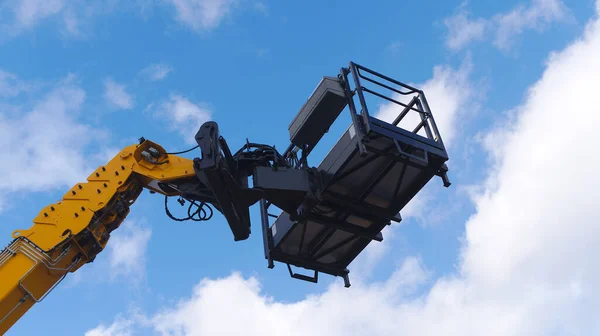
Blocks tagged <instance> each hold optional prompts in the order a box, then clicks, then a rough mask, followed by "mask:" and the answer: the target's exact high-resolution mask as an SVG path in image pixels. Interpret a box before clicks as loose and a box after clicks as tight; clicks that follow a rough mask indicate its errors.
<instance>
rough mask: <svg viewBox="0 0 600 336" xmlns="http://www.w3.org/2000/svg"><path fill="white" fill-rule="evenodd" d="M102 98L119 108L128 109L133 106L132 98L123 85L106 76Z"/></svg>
mask: <svg viewBox="0 0 600 336" xmlns="http://www.w3.org/2000/svg"><path fill="white" fill-rule="evenodd" d="M104 99H106V101H107V102H108V103H109V104H110V105H112V106H114V107H116V108H119V109H122V110H130V109H132V108H133V106H134V104H135V103H134V98H133V97H132V96H131V95H130V94H129V93H127V91H125V85H123V84H119V83H117V82H115V81H114V80H112V79H111V78H108V79H106V80H105V81H104Z"/></svg>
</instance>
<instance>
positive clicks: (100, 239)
mask: <svg viewBox="0 0 600 336" xmlns="http://www.w3.org/2000/svg"><path fill="white" fill-rule="evenodd" d="M195 178H196V176H195V172H194V167H193V161H192V160H189V159H186V158H182V157H179V156H175V155H169V154H167V153H166V151H165V150H164V149H163V148H162V147H161V146H159V145H157V144H155V143H153V142H151V141H148V140H144V141H143V142H142V143H141V144H139V145H132V146H129V147H126V148H125V149H123V150H122V151H121V152H120V153H119V154H117V155H116V156H115V157H114V158H113V159H112V160H111V161H110V162H108V164H106V165H104V166H101V167H98V169H96V170H95V171H94V172H93V173H92V174H91V175H90V176H89V177H88V178H87V182H85V183H78V184H76V185H74V186H73V187H72V188H71V189H70V190H69V191H68V192H67V193H66V194H64V196H63V197H62V199H61V200H59V201H58V202H56V203H54V204H50V205H48V206H46V207H45V208H43V209H42V210H41V211H40V212H39V214H38V216H37V217H35V219H34V220H33V225H32V226H31V227H30V228H29V229H27V230H16V231H14V232H13V234H12V237H13V238H14V240H13V241H12V242H11V243H10V244H9V245H8V246H7V247H6V248H5V249H4V250H2V252H0V334H4V333H5V332H6V331H7V330H8V329H9V328H10V327H11V326H12V325H13V324H14V323H15V322H16V321H17V320H18V319H19V318H20V317H21V316H22V315H23V314H25V313H26V312H27V311H28V310H29V309H30V308H31V307H32V306H33V305H34V304H35V303H37V302H40V301H42V300H43V299H44V297H45V296H46V295H47V294H48V293H49V292H50V291H51V290H52V289H53V288H54V287H55V286H56V285H58V284H59V283H60V282H61V280H62V279H64V277H65V276H66V275H67V273H69V272H75V271H76V270H78V269H79V268H80V267H81V266H83V265H84V264H85V263H88V262H91V261H93V260H94V258H95V257H96V255H97V254H98V253H100V252H101V251H102V250H103V249H104V248H105V246H106V244H107V243H108V241H109V239H110V233H111V232H112V231H113V230H115V229H116V228H118V227H119V226H120V225H121V223H122V222H123V220H124V219H125V217H126V216H127V215H128V214H129V207H130V206H131V205H132V204H133V203H134V202H135V200H136V199H137V197H138V196H139V195H140V193H141V192H142V190H143V189H144V188H146V189H149V190H151V191H154V192H158V193H161V194H163V195H166V196H175V195H178V194H179V193H178V192H177V191H172V192H168V191H165V190H164V189H161V188H160V187H158V184H159V183H161V182H162V183H173V182H182V181H185V180H193V179H195Z"/></svg>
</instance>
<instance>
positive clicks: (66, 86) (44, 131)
mask: <svg viewBox="0 0 600 336" xmlns="http://www.w3.org/2000/svg"><path fill="white" fill-rule="evenodd" d="M13 79H14V80H16V81H19V82H22V83H24V84H23V85H26V86H28V85H29V84H28V83H26V82H24V81H21V80H20V79H18V78H17V77H16V76H15V77H13ZM39 96H41V98H39V100H37V101H33V102H31V107H24V106H21V105H18V106H17V105H9V106H10V107H12V109H3V110H2V111H0V146H1V147H2V148H3V149H4V155H5V156H6V157H10V158H11V159H10V161H11V164H9V165H8V164H4V165H0V176H2V180H0V194H7V193H12V192H22V191H45V190H50V189H53V188H56V187H65V186H68V187H70V186H71V185H72V184H73V183H75V182H76V181H79V180H81V179H85V178H86V177H87V176H88V174H89V171H90V169H91V167H92V165H93V163H94V162H90V160H88V159H87V158H86V157H85V156H84V153H83V151H84V149H86V148H87V145H89V144H90V143H92V142H94V141H97V140H99V139H103V138H104V136H105V134H103V132H101V131H100V130H96V129H94V128H92V127H91V126H89V125H86V124H83V123H81V122H80V121H78V120H77V115H78V113H79V111H80V110H81V107H82V104H83V103H84V100H85V97H86V94H85V92H84V91H83V89H81V88H80V87H79V86H78V85H77V82H76V79H75V78H74V77H72V76H69V77H67V78H66V79H64V80H62V81H60V82H59V83H57V84H56V85H55V86H54V87H53V88H52V89H51V90H50V91H49V92H46V93H43V92H41V93H39ZM7 111H8V112H7Z"/></svg>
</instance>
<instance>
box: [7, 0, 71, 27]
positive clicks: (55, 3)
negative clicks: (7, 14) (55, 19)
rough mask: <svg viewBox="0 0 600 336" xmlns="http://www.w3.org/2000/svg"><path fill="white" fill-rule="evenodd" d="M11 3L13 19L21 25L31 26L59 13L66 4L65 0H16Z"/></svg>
mask: <svg viewBox="0 0 600 336" xmlns="http://www.w3.org/2000/svg"><path fill="white" fill-rule="evenodd" d="M12 3H13V12H14V15H15V19H16V21H17V23H18V24H19V25H20V26H22V27H31V26H33V25H34V24H36V23H37V22H38V21H40V20H42V19H45V18H46V17H49V16H52V15H55V14H57V13H59V12H60V11H62V10H63V8H64V7H65V5H66V1H65V0H18V1H13V2H12Z"/></svg>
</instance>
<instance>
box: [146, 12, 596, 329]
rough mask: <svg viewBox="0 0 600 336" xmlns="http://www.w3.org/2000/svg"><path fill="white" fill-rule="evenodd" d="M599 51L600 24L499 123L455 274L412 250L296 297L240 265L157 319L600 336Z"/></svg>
mask: <svg viewBox="0 0 600 336" xmlns="http://www.w3.org/2000/svg"><path fill="white" fill-rule="evenodd" d="M598 54H600V21H594V22H593V23H591V24H590V25H589V27H588V28H587V30H586V32H585V35H584V36H582V38H580V39H577V40H576V41H575V42H574V43H573V44H572V45H570V46H568V47H567V48H565V49H564V50H563V51H561V52H559V53H555V54H552V55H551V57H550V58H549V60H548V62H547V69H546V70H545V72H544V74H543V76H542V77H541V79H540V80H539V81H538V82H537V83H535V85H533V86H532V87H531V88H530V90H528V92H527V96H526V99H525V101H524V102H523V104H521V105H520V106H518V107H517V108H516V109H515V111H516V115H515V119H514V123H512V124H510V126H509V127H505V126H503V125H500V126H499V127H502V129H499V130H494V131H493V132H494V133H493V134H494V135H495V136H494V137H493V139H498V142H496V143H493V142H492V141H491V140H488V142H487V144H488V145H489V146H491V145H493V146H494V148H499V149H497V150H496V149H495V150H494V151H493V152H492V153H491V155H493V156H494V158H495V161H494V169H493V170H492V171H491V173H490V176H489V180H490V181H493V183H488V184H484V185H483V186H482V192H481V193H480V194H479V195H478V196H477V197H475V199H474V202H475V205H476V213H475V214H474V215H473V216H472V217H471V218H470V219H469V220H468V221H467V223H466V233H465V236H464V240H463V246H462V249H461V258H460V263H459V266H458V267H459V268H458V270H457V272H456V274H453V275H447V276H441V277H438V278H437V279H433V278H432V273H431V272H428V271H427V270H425V268H424V267H423V265H422V264H421V263H420V262H419V260H418V259H412V258H409V259H407V261H406V262H405V263H404V265H403V266H402V267H401V268H400V269H399V270H398V271H397V272H395V273H394V275H392V276H391V277H390V278H389V279H388V280H387V281H385V282H382V283H375V284H370V285H364V284H360V283H358V284H355V286H353V287H351V288H350V289H345V288H343V287H342V286H341V284H339V283H338V284H337V285H335V286H332V287H331V288H329V289H328V290H327V291H325V292H324V293H322V294H320V295H311V296H308V297H306V298H305V299H303V300H299V301H296V302H282V301H278V300H276V299H274V298H272V297H268V296H266V295H264V294H261V293H260V292H259V289H260V287H259V284H258V282H257V281H256V280H255V279H253V278H250V279H247V280H246V279H243V278H241V277H240V276H239V275H237V274H234V275H232V276H230V277H227V278H225V279H216V280H203V281H202V282H201V283H200V284H199V285H198V286H197V287H196V288H194V290H193V293H192V295H191V297H188V298H186V299H184V300H182V301H181V302H179V303H178V304H176V305H174V306H170V307H165V308H164V309H163V310H161V311H159V312H158V313H156V314H153V315H152V318H150V319H149V320H150V321H152V322H153V325H154V328H155V329H156V331H158V332H159V333H162V334H163V335H167V334H174V335H183V334H185V335H204V334H216V333H218V334H220V335H238V334H240V333H243V334H245V335H259V334H261V335H262V334H264V332H265V330H270V331H276V333H278V334H286V335H305V334H315V333H318V334H327V335H332V336H335V335H364V334H369V335H396V334H398V333H399V332H401V333H402V334H407V335H440V334H443V335H556V334H565V335H584V334H585V335H596V334H599V333H600V320H599V319H598V318H597V311H598V310H599V309H600V293H599V292H598V291H597V284H598V283H599V282H600V265H599V264H598V261H597V258H595V256H596V255H598V253H600V248H599V246H598V244H597V242H598V238H597V237H598V236H600V226H598V225H597V223H598V222H600V213H599V212H598V211H597V210H598V209H597V208H598V198H597V197H594V195H595V193H596V192H597V190H599V189H600V180H599V179H598V178H597V172H596V170H597V168H596V167H598V165H599V164H600V159H598V157H597V156H596V155H595V153H596V152H597V148H596V147H597V141H594V140H593V139H595V138H596V133H597V129H598V126H600V114H598V113H597V112H596V110H595V107H596V106H599V105H600V95H597V94H595V90H596V88H597V87H598V86H600V77H598V76H597V74H598V73H600V59H599V58H598ZM557 97H560V101H568V102H569V104H568V108H566V107H565V105H564V104H560V103H559V102H557V99H556V98H557ZM573 111H577V118H576V119H577V121H575V120H573V122H572V123H570V122H569V121H571V120H572V119H570V118H569V115H570V114H571V113H572V112H573ZM498 135H500V136H498ZM490 139H492V138H490ZM430 281H433V283H431V282H430ZM429 284H431V286H429ZM290 286H293V283H292V282H291V280H290ZM420 289H422V290H424V292H423V294H422V295H420V294H419V293H420ZM232 318H233V319H234V320H235V321H236V323H231V321H232Z"/></svg>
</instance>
